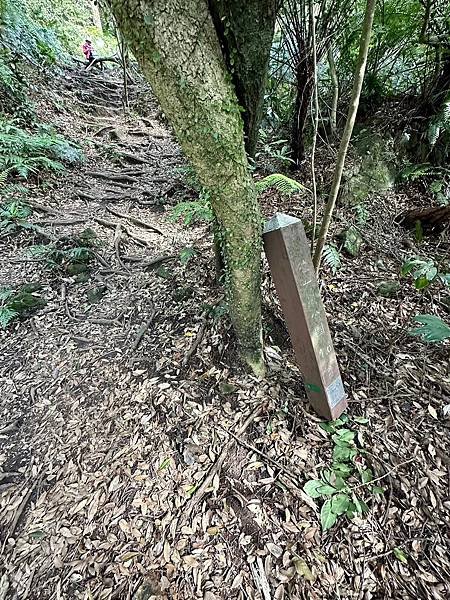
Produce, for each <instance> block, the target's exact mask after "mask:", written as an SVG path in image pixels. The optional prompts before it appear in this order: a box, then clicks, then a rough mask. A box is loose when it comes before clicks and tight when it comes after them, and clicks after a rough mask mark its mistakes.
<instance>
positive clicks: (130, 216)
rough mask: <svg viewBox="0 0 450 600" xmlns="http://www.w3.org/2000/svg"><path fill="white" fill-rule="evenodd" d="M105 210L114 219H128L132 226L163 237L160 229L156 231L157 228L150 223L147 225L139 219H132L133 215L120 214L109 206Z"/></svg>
mask: <svg viewBox="0 0 450 600" xmlns="http://www.w3.org/2000/svg"><path fill="white" fill-rule="evenodd" d="M106 210H107V211H108V212H110V213H111V214H112V215H114V216H115V217H120V218H121V219H128V221H131V223H133V224H134V225H137V226H138V227H142V228H143V229H149V230H150V231H154V232H155V233H159V235H164V234H163V232H162V231H161V230H160V229H158V228H157V227H155V226H154V225H151V224H150V223H147V222H146V221H142V220H141V219H138V218H137V217H133V215H130V214H129V213H121V212H119V211H118V210H115V209H113V208H111V207H109V206H106Z"/></svg>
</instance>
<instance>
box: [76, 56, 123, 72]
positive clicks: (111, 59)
mask: <svg viewBox="0 0 450 600" xmlns="http://www.w3.org/2000/svg"><path fill="white" fill-rule="evenodd" d="M105 62H114V63H116V64H119V61H118V59H117V58H116V57H115V56H105V57H104V58H94V60H93V61H92V62H91V63H85V64H86V65H87V66H86V68H85V69H84V71H85V73H89V72H90V71H92V69H93V68H94V67H95V66H97V65H102V64H103V63H105Z"/></svg>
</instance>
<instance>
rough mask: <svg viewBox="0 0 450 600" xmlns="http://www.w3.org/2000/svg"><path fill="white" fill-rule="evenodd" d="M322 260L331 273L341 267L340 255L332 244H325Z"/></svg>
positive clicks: (334, 272)
mask: <svg viewBox="0 0 450 600" xmlns="http://www.w3.org/2000/svg"><path fill="white" fill-rule="evenodd" d="M323 262H324V263H325V264H326V265H327V267H329V268H330V269H331V272H332V273H333V274H336V272H337V271H338V270H339V269H340V268H341V267H342V261H341V255H340V253H339V250H338V249H337V248H336V246H334V245H333V244H327V245H326V246H325V247H324V249H323Z"/></svg>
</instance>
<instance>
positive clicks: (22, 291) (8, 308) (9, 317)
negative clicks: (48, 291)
mask: <svg viewBox="0 0 450 600" xmlns="http://www.w3.org/2000/svg"><path fill="white" fill-rule="evenodd" d="M40 288H41V286H40V285H39V284H26V285H24V286H22V287H21V288H19V289H18V290H14V289H12V288H3V289H1V290H0V327H1V328H2V329H6V327H8V325H9V324H10V323H11V322H12V321H14V320H15V319H18V318H19V317H26V316H29V315H30V314H32V313H33V312H34V311H35V310H37V309H38V308H40V307H42V306H45V304H46V302H45V300H44V299H43V298H42V297H41V296H40V295H39V294H36V292H37V291H38V290H39V289H40Z"/></svg>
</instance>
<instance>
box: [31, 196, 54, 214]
mask: <svg viewBox="0 0 450 600" xmlns="http://www.w3.org/2000/svg"><path fill="white" fill-rule="evenodd" d="M27 204H28V206H31V208H32V209H33V210H38V211H39V212H42V213H45V214H47V215H52V216H53V217H56V216H57V215H58V213H57V212H56V211H55V210H54V209H53V208H50V207H49V206H44V205H43V204H39V203H38V202H32V201H31V200H27Z"/></svg>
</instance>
